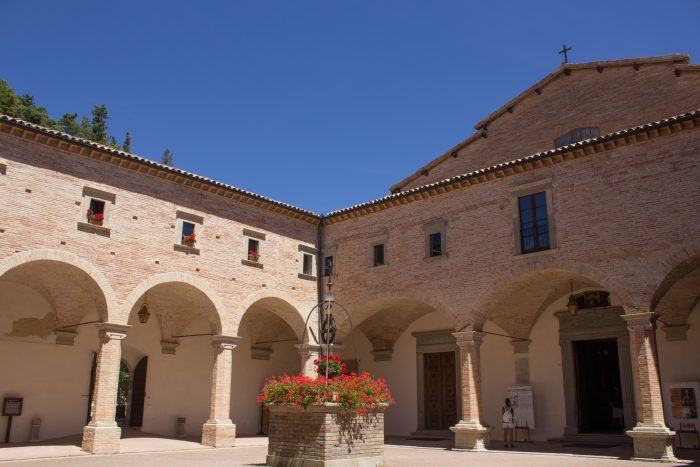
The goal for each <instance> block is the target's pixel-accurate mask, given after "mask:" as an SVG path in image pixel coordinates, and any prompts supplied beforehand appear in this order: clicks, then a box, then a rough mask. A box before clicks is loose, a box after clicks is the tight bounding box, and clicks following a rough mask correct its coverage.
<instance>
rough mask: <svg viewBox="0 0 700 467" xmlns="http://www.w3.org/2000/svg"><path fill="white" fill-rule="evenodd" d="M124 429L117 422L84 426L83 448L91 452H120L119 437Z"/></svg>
mask: <svg viewBox="0 0 700 467" xmlns="http://www.w3.org/2000/svg"><path fill="white" fill-rule="evenodd" d="M121 436H122V429H121V428H119V427H118V426H117V424H116V422H111V423H108V424H105V425H100V424H95V425H87V426H86V427H85V428H83V442H82V447H81V449H82V450H83V451H85V452H89V453H91V454H116V453H118V452H119V439H120V438H121Z"/></svg>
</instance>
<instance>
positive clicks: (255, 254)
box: [248, 238, 260, 261]
mask: <svg viewBox="0 0 700 467" xmlns="http://www.w3.org/2000/svg"><path fill="white" fill-rule="evenodd" d="M259 259H260V241H258V240H255V239H253V238H249V239H248V261H257V260H259Z"/></svg>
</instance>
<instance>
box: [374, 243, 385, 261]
mask: <svg viewBox="0 0 700 467" xmlns="http://www.w3.org/2000/svg"><path fill="white" fill-rule="evenodd" d="M372 250H373V259H372V264H373V265H374V266H382V265H384V244H383V243H379V244H377V245H374V246H373V247H372Z"/></svg>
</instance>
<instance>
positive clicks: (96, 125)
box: [92, 104, 109, 144]
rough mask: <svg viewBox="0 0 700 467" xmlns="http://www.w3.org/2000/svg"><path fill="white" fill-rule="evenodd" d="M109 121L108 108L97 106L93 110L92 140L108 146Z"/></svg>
mask: <svg viewBox="0 0 700 467" xmlns="http://www.w3.org/2000/svg"><path fill="white" fill-rule="evenodd" d="M107 120H109V112H108V111H107V106H106V105H104V104H102V105H96V106H95V107H93V109H92V138H93V139H92V140H93V141H96V142H98V143H102V144H107Z"/></svg>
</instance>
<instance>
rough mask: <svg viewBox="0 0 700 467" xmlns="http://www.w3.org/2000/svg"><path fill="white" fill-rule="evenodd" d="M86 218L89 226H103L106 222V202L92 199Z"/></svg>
mask: <svg viewBox="0 0 700 467" xmlns="http://www.w3.org/2000/svg"><path fill="white" fill-rule="evenodd" d="M85 218H86V220H87V222H88V223H89V224H92V225H100V226H101V225H102V224H103V223H104V220H105V202H104V201H102V200H99V199H96V198H90V207H88V210H87V213H86V215H85Z"/></svg>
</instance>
